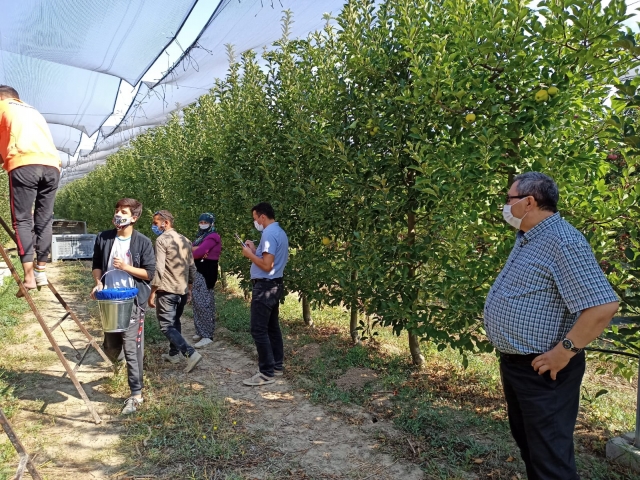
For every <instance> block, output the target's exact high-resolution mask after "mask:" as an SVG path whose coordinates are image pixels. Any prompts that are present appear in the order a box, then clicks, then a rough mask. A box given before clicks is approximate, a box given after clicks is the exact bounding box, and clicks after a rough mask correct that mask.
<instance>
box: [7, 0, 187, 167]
mask: <svg viewBox="0 0 640 480" xmlns="http://www.w3.org/2000/svg"><path fill="white" fill-rule="evenodd" d="M196 1H197V0H54V1H48V0H16V1H3V2H1V9H0V11H1V14H0V18H1V19H2V27H0V84H6V85H10V86H12V87H14V88H15V89H16V90H17V91H18V93H19V94H20V97H21V99H22V100H23V101H25V102H26V103H28V104H30V105H33V106H34V107H35V108H36V109H38V111H40V112H41V113H42V114H43V116H44V117H45V119H46V120H47V122H48V123H49V126H50V128H51V133H52V136H53V139H54V143H55V145H56V147H57V148H58V150H59V151H60V152H62V154H63V155H61V160H63V166H66V167H68V166H70V165H73V164H74V163H75V159H72V158H70V157H69V156H68V155H67V156H65V154H71V155H73V154H74V153H75V152H76V151H77V149H78V145H79V144H80V139H81V132H84V133H85V134H87V135H88V136H91V135H93V134H94V133H95V132H96V131H97V130H98V129H99V128H100V126H101V125H103V123H104V122H105V120H107V118H109V116H110V115H111V114H112V113H113V111H114V105H115V102H116V97H117V95H118V90H119V86H120V83H121V79H122V80H126V81H127V82H129V83H131V84H136V83H137V82H138V81H139V80H140V78H141V77H142V76H143V75H144V73H145V72H146V71H147V70H148V69H149V67H150V66H151V65H152V64H153V63H154V62H155V61H156V60H157V58H158V56H159V55H160V54H161V53H162V52H163V51H164V49H165V48H166V47H167V45H169V44H170V43H171V42H172V41H173V40H174V39H175V37H176V35H177V33H178V32H179V31H180V29H181V28H182V26H183V25H184V23H185V21H186V19H187V18H188V16H189V14H190V13H191V11H192V10H193V8H194V5H195V4H196ZM85 153H86V152H85Z"/></svg>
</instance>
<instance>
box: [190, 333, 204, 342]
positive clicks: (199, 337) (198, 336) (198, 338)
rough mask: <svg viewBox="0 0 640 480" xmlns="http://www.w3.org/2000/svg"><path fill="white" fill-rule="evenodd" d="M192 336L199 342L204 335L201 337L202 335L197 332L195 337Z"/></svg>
mask: <svg viewBox="0 0 640 480" xmlns="http://www.w3.org/2000/svg"><path fill="white" fill-rule="evenodd" d="M191 338H193V341H194V342H199V341H200V340H202V337H201V336H200V335H197V334H196V335H194V336H193V337H191Z"/></svg>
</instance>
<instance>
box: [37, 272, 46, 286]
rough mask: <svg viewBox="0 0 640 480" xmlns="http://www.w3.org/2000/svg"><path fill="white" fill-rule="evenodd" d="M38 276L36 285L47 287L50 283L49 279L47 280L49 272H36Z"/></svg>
mask: <svg viewBox="0 0 640 480" xmlns="http://www.w3.org/2000/svg"><path fill="white" fill-rule="evenodd" d="M35 277H36V286H38V287H45V286H47V285H48V284H49V282H48V280H47V274H46V273H44V272H42V273H36V274H35Z"/></svg>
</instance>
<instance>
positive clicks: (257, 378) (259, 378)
mask: <svg viewBox="0 0 640 480" xmlns="http://www.w3.org/2000/svg"><path fill="white" fill-rule="evenodd" d="M273 382H275V380H274V379H273V377H267V376H266V375H264V374H263V373H260V372H258V373H256V374H255V375H254V376H253V377H251V378H247V379H246V380H243V381H242V383H244V384H245V385H248V386H250V387H259V386H260V385H269V384H270V383H273Z"/></svg>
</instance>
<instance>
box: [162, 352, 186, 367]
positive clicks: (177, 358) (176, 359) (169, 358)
mask: <svg viewBox="0 0 640 480" xmlns="http://www.w3.org/2000/svg"><path fill="white" fill-rule="evenodd" d="M161 357H162V359H163V360H164V361H165V362H169V363H173V364H175V363H180V362H181V361H182V359H183V358H184V355H182V353H176V354H175V355H169V354H168V353H163V354H162V355H161Z"/></svg>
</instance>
